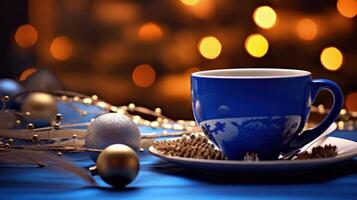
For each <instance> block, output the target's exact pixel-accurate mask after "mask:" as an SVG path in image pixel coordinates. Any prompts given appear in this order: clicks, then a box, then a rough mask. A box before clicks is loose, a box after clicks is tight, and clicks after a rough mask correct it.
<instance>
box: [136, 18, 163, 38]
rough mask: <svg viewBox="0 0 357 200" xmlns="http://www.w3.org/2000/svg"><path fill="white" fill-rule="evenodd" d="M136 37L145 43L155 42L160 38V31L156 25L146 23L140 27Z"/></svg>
mask: <svg viewBox="0 0 357 200" xmlns="http://www.w3.org/2000/svg"><path fill="white" fill-rule="evenodd" d="M138 37H139V39H140V40H141V41H145V42H150V41H155V40H158V39H160V38H161V37H162V30H161V28H160V27H159V26H158V25H157V24H155V23H152V22H148V23H146V24H144V25H142V26H141V27H140V29H139V32H138Z"/></svg>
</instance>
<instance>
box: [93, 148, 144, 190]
mask: <svg viewBox="0 0 357 200" xmlns="http://www.w3.org/2000/svg"><path fill="white" fill-rule="evenodd" d="M139 168H140V164H139V158H138V156H137V155H136V153H135V151H133V150H132V149H131V148H130V147H128V146H126V145H123V144H114V145H110V146H108V147H107V148H105V149H104V150H103V151H102V152H101V153H100V154H99V156H98V159H97V172H98V174H99V176H100V177H101V178H102V179H103V180H104V181H105V182H106V183H108V184H110V185H112V186H113V187H117V188H120V187H124V186H126V185H127V184H129V183H131V182H132V181H133V180H134V179H135V177H136V176H137V174H138V172H139Z"/></svg>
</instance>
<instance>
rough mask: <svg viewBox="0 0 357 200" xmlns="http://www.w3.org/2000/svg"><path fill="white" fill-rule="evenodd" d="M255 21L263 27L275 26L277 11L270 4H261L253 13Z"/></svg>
mask: <svg viewBox="0 0 357 200" xmlns="http://www.w3.org/2000/svg"><path fill="white" fill-rule="evenodd" d="M253 19H254V22H255V23H256V24H257V25H258V26H259V27H261V28H264V29H268V28H271V27H273V26H274V24H275V23H276V20H277V15H276V13H275V11H274V10H273V9H272V8H271V7H269V6H260V7H258V8H257V9H255V11H254V13H253Z"/></svg>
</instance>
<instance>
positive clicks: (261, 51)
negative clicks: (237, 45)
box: [245, 34, 269, 58]
mask: <svg viewBox="0 0 357 200" xmlns="http://www.w3.org/2000/svg"><path fill="white" fill-rule="evenodd" d="M245 49H246V50H247V52H248V53H249V54H250V55H251V56H253V57H257V58H259V57H263V56H264V55H265V54H266V53H267V52H268V49H269V43H268V40H267V39H265V37H264V36H262V35H261V34H252V35H249V36H248V38H247V39H246V40H245Z"/></svg>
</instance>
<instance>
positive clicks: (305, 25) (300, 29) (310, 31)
mask: <svg viewBox="0 0 357 200" xmlns="http://www.w3.org/2000/svg"><path fill="white" fill-rule="evenodd" d="M317 31H318V29H317V25H316V23H315V22H314V21H313V20H311V19H308V18H305V19H301V20H300V21H299V22H298V23H297V25H296V33H297V34H298V36H299V37H300V38H301V39H303V40H313V39H314V38H315V37H316V35H317Z"/></svg>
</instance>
